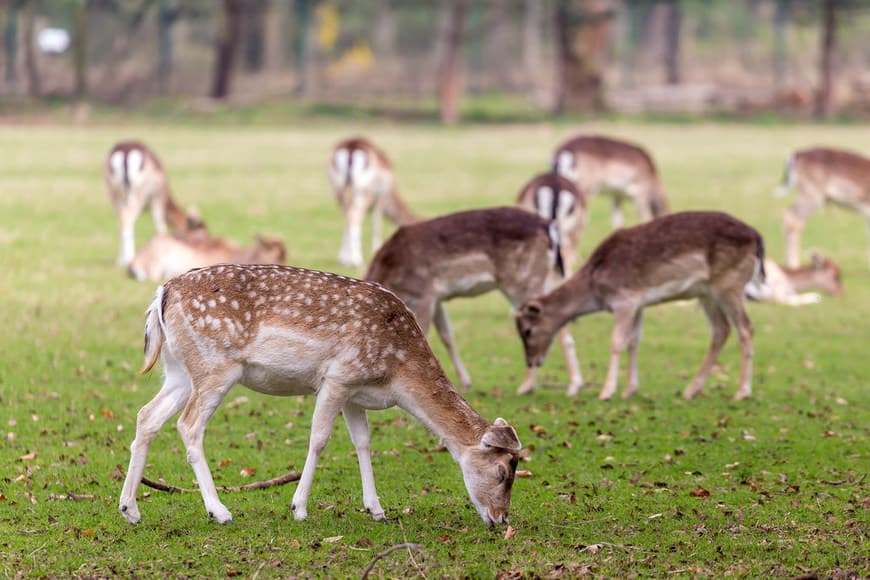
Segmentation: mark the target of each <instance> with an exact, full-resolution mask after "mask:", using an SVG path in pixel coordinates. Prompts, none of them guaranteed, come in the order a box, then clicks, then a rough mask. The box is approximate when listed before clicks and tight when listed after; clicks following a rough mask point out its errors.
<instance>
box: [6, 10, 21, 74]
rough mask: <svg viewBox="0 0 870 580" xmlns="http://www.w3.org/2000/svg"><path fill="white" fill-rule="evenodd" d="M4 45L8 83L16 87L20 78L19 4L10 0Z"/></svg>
mask: <svg viewBox="0 0 870 580" xmlns="http://www.w3.org/2000/svg"><path fill="white" fill-rule="evenodd" d="M3 44H4V46H5V47H6V82H7V83H9V84H10V85H13V86H14V85H15V81H16V80H17V78H18V75H17V72H18V71H17V70H16V65H17V64H18V3H17V2H16V1H14V0H10V1H9V3H8V4H7V5H6V26H5V28H4V30H3Z"/></svg>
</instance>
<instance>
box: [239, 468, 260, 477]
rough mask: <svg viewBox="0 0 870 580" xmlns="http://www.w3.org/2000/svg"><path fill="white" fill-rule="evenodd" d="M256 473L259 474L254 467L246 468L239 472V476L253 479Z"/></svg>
mask: <svg viewBox="0 0 870 580" xmlns="http://www.w3.org/2000/svg"><path fill="white" fill-rule="evenodd" d="M255 473H257V470H256V469H254V468H253V467H246V468H244V469H242V470H241V471H240V472H239V475H241V476H242V477H251V476H252V475H254V474H255Z"/></svg>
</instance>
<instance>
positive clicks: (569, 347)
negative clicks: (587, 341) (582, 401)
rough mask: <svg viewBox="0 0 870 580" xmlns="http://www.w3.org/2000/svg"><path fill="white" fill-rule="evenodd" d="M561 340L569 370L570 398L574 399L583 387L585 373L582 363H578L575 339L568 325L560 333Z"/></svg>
mask: <svg viewBox="0 0 870 580" xmlns="http://www.w3.org/2000/svg"><path fill="white" fill-rule="evenodd" d="M559 340H560V342H561V343H562V354H563V355H564V356H565V366H566V367H567V369H568V396H569V397H573V396H575V395H576V394H577V393H578V392H579V391H580V388H581V387H582V386H583V373H581V372H580V363H579V362H578V361H577V351H576V350H575V349H574V337H573V336H571V331H570V330H569V329H568V326H567V325H565V326H564V327H562V330H560V331H559Z"/></svg>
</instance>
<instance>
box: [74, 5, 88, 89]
mask: <svg viewBox="0 0 870 580" xmlns="http://www.w3.org/2000/svg"><path fill="white" fill-rule="evenodd" d="M73 67H74V69H75V95H76V97H79V98H82V97H84V96H85V95H86V94H87V92H88V0H78V1H77V2H76V4H75V15H74V18H73Z"/></svg>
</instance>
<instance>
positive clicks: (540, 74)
mask: <svg viewBox="0 0 870 580" xmlns="http://www.w3.org/2000/svg"><path fill="white" fill-rule="evenodd" d="M0 29H2V33H3V42H2V49H0V50H2V64H0V66H2V71H0V107H2V106H3V105H2V103H3V102H5V103H6V104H7V106H8V105H9V104H10V103H13V104H14V103H21V102H27V103H30V102H32V101H33V100H44V101H52V100H57V99H60V100H73V101H76V102H78V101H84V102H92V103H97V104H105V105H115V106H140V105H142V104H144V103H149V102H154V101H155V100H159V99H187V100H189V101H190V102H191V103H196V104H197V106H201V107H208V106H209V104H210V103H212V104H213V103H216V102H223V101H226V102H229V103H242V104H256V103H260V102H264V101H268V100H270V99H287V98H292V99H298V100H303V101H305V102H318V103H334V104H342V105H348V106H361V107H377V108H380V109H383V110H387V111H388V110H390V109H394V110H402V108H403V107H406V106H407V105H408V103H420V102H428V103H430V104H432V105H433V109H434V110H436V111H438V113H439V114H440V117H441V120H442V121H445V122H455V121H457V120H458V119H459V111H460V110H461V109H460V106H459V105H460V103H461V102H462V99H463V98H464V97H466V96H467V95H483V96H492V97H493V98H494V99H507V100H509V101H511V102H518V103H522V106H524V107H530V108H533V109H534V110H536V111H542V112H547V113H553V114H561V113H568V112H600V111H616V112H641V113H644V112H666V113H671V112H675V113H702V114H703V113H713V112H732V113H738V114H743V113H745V114H754V113H758V112H767V111H775V112H777V113H781V114H787V115H794V116H800V117H809V116H816V117H827V116H831V115H850V116H857V117H870V66H868V65H870V0H429V1H427V0H366V1H361V0H0Z"/></svg>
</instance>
